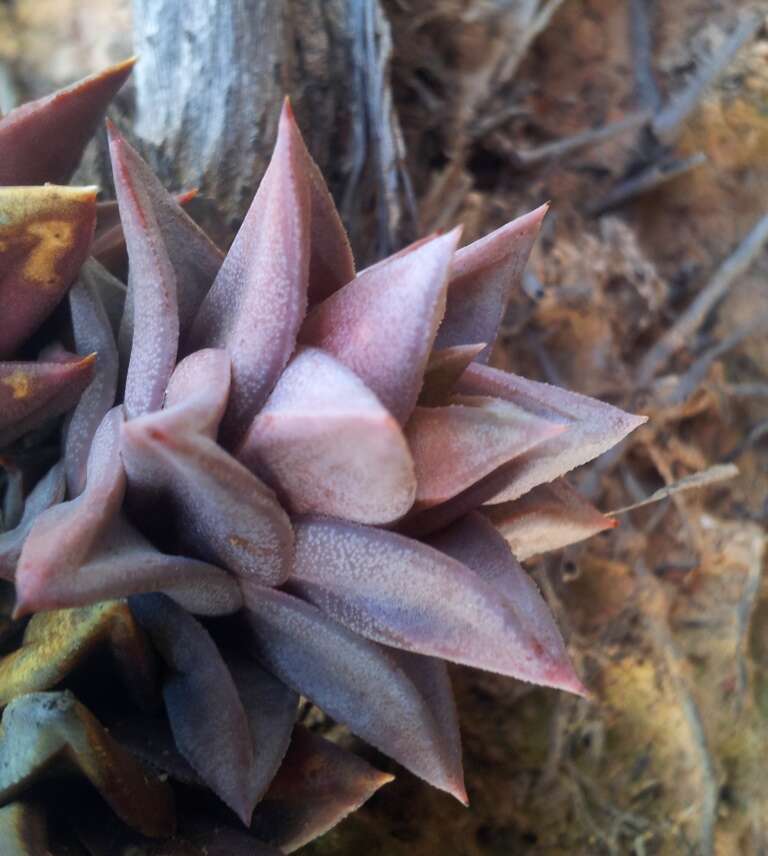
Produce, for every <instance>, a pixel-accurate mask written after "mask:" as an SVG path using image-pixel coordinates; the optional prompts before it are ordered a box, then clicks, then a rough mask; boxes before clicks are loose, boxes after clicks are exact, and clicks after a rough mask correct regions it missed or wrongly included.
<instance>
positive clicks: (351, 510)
mask: <svg viewBox="0 0 768 856" xmlns="http://www.w3.org/2000/svg"><path fill="white" fill-rule="evenodd" d="M238 457H239V458H240V460H241V461H243V463H245V464H246V465H247V466H248V467H250V469H252V470H254V471H255V472H258V473H260V474H262V475H263V476H264V478H265V479H266V480H267V481H268V482H269V483H270V484H272V485H273V486H274V487H275V489H276V490H277V491H278V492H279V494H280V495H281V496H283V497H285V504H287V506H288V507H289V508H290V509H291V510H292V511H294V512H318V513H320V514H328V515H330V516H332V517H341V518H344V519H346V520H356V521H358V522H361V523H388V522H390V521H392V520H396V519H397V518H399V517H401V516H402V515H403V514H405V512H406V511H408V509H409V508H410V507H411V505H412V504H413V499H414V495H415V492H416V477H415V473H414V468H413V460H412V459H411V454H410V452H409V451H408V445H407V443H406V442H405V437H404V436H403V432H402V430H401V428H400V426H399V425H398V424H397V422H396V421H395V420H394V419H393V418H392V416H391V415H390V414H389V413H388V412H387V411H386V410H385V409H384V407H382V405H381V404H380V402H379V401H378V399H377V398H376V396H375V395H374V394H373V393H372V392H371V391H370V390H369V389H367V388H366V387H365V385H364V384H363V382H362V381H361V380H360V379H359V378H358V377H357V376H356V375H355V374H354V373H353V372H351V371H350V370H349V369H348V368H347V367H346V366H345V365H343V364H342V363H340V362H339V361H338V360H336V359H334V358H333V357H332V356H330V355H329V354H326V353H324V352H323V351H319V350H317V349H316V348H303V349H301V350H300V351H299V352H298V354H297V355H296V356H295V357H294V358H293V359H292V360H291V362H290V363H289V364H288V366H287V368H286V370H285V371H284V372H283V374H282V375H281V377H280V379H279V380H278V382H277V385H276V386H275V388H274V390H273V391H272V394H271V395H270V397H269V399H267V403H266V404H265V405H264V407H263V408H262V410H261V412H260V413H259V415H258V416H257V417H256V418H255V419H254V421H253V423H252V424H251V427H250V429H249V430H248V434H247V435H246V438H245V440H244V442H243V445H242V447H241V449H240V451H239V454H238Z"/></svg>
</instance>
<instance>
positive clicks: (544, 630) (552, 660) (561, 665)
mask: <svg viewBox="0 0 768 856" xmlns="http://www.w3.org/2000/svg"><path fill="white" fill-rule="evenodd" d="M429 543H430V544H431V546H432V547H434V548H435V549H437V550H440V551H441V552H443V553H445V554H446V555H448V556H451V557H452V558H454V559H456V560H458V561H460V562H463V563H464V564H465V565H466V566H467V567H469V568H471V569H472V571H474V572H475V573H476V574H477V575H478V576H479V577H481V578H482V579H483V580H484V581H485V583H487V584H488V585H489V586H492V587H493V588H494V589H495V590H496V591H497V592H498V594H499V595H500V596H501V598H502V599H503V600H502V602H503V603H504V605H505V607H506V608H507V609H508V610H510V611H511V613H512V614H513V615H514V622H515V623H516V624H517V625H518V626H519V627H520V628H522V630H523V631H524V632H525V633H526V635H528V637H529V639H530V640H531V647H532V649H533V651H534V652H535V654H536V661H535V663H533V664H532V665H533V668H534V672H538V674H537V675H536V677H535V678H534V680H535V681H536V683H540V684H544V685H545V686H552V687H557V688H559V689H563V690H567V691H568V692H573V693H577V694H578V695H583V694H584V693H585V690H584V686H583V685H582V683H581V681H579V679H578V677H577V676H576V673H575V672H574V670H573V666H572V665H571V663H570V660H569V659H568V654H567V653H566V650H565V644H564V643H563V639H562V636H561V635H560V631H559V630H558V629H557V625H556V624H555V621H554V619H553V617H552V613H551V612H550V609H549V607H548V606H547V604H546V602H545V601H544V598H542V596H541V594H540V593H539V590H538V588H537V586H536V583H534V581H533V580H532V579H531V578H530V577H529V576H528V574H527V573H526V572H525V571H524V570H523V569H522V568H521V567H520V564H519V562H518V561H517V560H516V559H515V557H514V556H513V555H512V552H511V551H510V549H509V546H508V545H507V544H506V542H505V541H504V539H503V538H502V537H501V536H500V535H499V533H498V532H496V531H495V530H494V528H493V526H492V525H491V524H490V523H489V522H488V521H487V520H486V519H485V518H483V517H482V516H481V515H480V514H477V513H472V514H468V515H467V516H466V517H464V518H462V519H461V520H460V521H459V522H458V523H454V524H453V526H451V527H449V528H448V529H444V530H443V531H442V532H440V533H438V534H437V535H434V536H432V537H431V538H430V539H429Z"/></svg>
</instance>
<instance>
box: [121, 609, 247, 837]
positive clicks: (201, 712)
mask: <svg viewBox="0 0 768 856" xmlns="http://www.w3.org/2000/svg"><path fill="white" fill-rule="evenodd" d="M130 604H131V610H132V612H133V614H134V615H135V617H136V620H137V621H138V622H139V624H141V626H142V627H143V628H144V629H145V630H146V632H147V633H148V634H149V636H150V638H151V639H152V642H153V643H154V645H155V647H156V648H157V649H158V651H159V653H160V656H161V657H162V658H163V660H164V661H165V663H166V665H167V666H168V669H169V671H168V673H167V674H166V677H165V681H164V683H163V698H164V700H165V707H166V710H167V712H168V719H169V721H170V723H171V729H172V731H173V737H174V740H175V741H176V745H177V747H178V749H179V751H180V752H181V754H182V755H183V756H184V758H186V760H187V761H188V762H189V763H190V765H191V766H192V768H193V769H194V770H195V771H196V772H197V773H198V774H199V775H200V777H201V778H202V779H203V780H204V781H205V782H206V783H207V784H208V786H209V787H210V788H211V789H212V790H213V791H214V792H215V793H216V794H217V795H218V796H219V797H220V798H221V799H222V800H223V801H224V802H225V803H226V804H227V805H228V806H229V807H230V808H231V809H232V810H233V811H234V812H235V813H236V814H237V815H238V817H240V819H241V820H242V821H243V823H245V824H246V825H248V823H249V822H250V819H251V814H252V812H253V807H254V804H255V802H256V797H255V796H254V795H253V794H252V793H251V787H250V786H251V779H252V769H253V765H254V763H255V754H254V745H253V738H252V736H251V732H250V727H249V723H248V718H247V716H246V713H245V710H244V708H243V704H242V701H241V700H240V696H239V695H238V692H237V687H236V686H235V682H234V681H233V679H232V675H231V674H230V671H229V669H228V668H227V666H226V664H225V663H224V661H223V659H222V658H221V655H220V654H219V651H218V649H217V647H216V645H215V643H214V641H213V640H212V639H211V637H210V636H209V635H208V632H207V631H206V630H205V629H204V628H203V626H202V625H201V624H199V623H198V622H197V621H196V620H195V619H194V618H192V616H191V615H189V614H188V613H186V612H185V611H184V610H183V609H182V608H181V607H180V606H177V605H176V604H174V603H173V602H172V601H171V600H169V599H168V598H167V597H164V596H163V595H159V594H146V595H140V596H139V597H133V598H131V601H130Z"/></svg>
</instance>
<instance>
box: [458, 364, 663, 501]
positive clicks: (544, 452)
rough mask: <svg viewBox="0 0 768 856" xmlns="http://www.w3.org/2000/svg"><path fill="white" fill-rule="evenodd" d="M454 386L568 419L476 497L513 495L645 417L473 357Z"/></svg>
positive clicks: (596, 450)
mask: <svg viewBox="0 0 768 856" xmlns="http://www.w3.org/2000/svg"><path fill="white" fill-rule="evenodd" d="M458 388H459V390H460V391H461V392H463V393H464V394H466V395H493V396H498V397H500V398H503V399H505V400H506V401H510V402H512V403H513V404H516V405H517V406H518V407H522V408H523V409H525V410H527V411H529V412H530V413H534V414H536V415H538V416H541V417H543V418H545V419H554V420H560V421H563V422H565V423H567V424H568V430H567V431H564V432H563V433H562V434H560V435H558V436H556V437H552V438H551V439H549V440H547V442H546V443H542V444H541V445H539V446H538V447H536V448H535V449H533V450H531V452H529V453H528V454H527V455H525V456H523V457H522V458H518V459H517V460H516V461H513V462H512V463H511V464H508V465H507V467H506V468H505V471H504V473H503V474H494V475H493V476H492V477H491V479H490V481H489V486H490V490H491V492H490V493H488V495H487V496H486V497H485V498H484V500H481V501H485V500H486V499H487V500H490V501H492V502H504V501H506V500H511V499H517V497H519V496H522V495H523V494H524V493H527V492H528V491H529V490H531V488H534V487H536V485H539V484H543V483H544V482H550V481H552V480H553V479H556V478H559V477H560V476H562V475H565V473H567V472H569V471H570V470H572V469H574V467H578V466H581V465H582V464H585V463H586V462H587V461H591V460H592V459H593V458H596V457H597V456H598V455H602V454H603V452H606V451H608V449H610V448H611V447H612V446H615V445H616V443H618V442H620V441H621V440H623V439H624V437H626V436H627V434H629V433H630V432H631V431H634V430H635V428H637V427H638V426H640V425H642V424H643V423H644V422H645V421H646V417H645V416H634V415H632V414H631V413H625V412H624V411H623V410H619V409H618V408H617V407H612V406H611V405H610V404H605V403H604V402H602V401H598V400H597V399H594V398H589V397H588V396H586V395H579V394H578V393H575V392H569V391H568V390H565V389H560V388H559V387H556V386H550V385H549V384H547V383H540V382H538V381H533V380H528V379H526V378H523V377H520V376H518V375H513V374H510V373H509V372H503V371H500V370H499V369H493V368H488V367H487V366H480V365H477V364H474V363H473V364H472V365H471V366H470V367H469V368H468V369H467V370H466V371H465V372H464V374H463V375H462V377H461V379H460V380H459V384H458ZM500 483H501V484H502V486H499V485H500Z"/></svg>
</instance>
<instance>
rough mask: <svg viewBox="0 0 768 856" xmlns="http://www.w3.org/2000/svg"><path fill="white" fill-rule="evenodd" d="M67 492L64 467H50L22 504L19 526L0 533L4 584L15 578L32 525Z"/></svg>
mask: <svg viewBox="0 0 768 856" xmlns="http://www.w3.org/2000/svg"><path fill="white" fill-rule="evenodd" d="M66 491H67V485H66V479H65V478H64V467H63V465H62V463H61V462H59V463H57V464H55V465H54V466H52V467H51V469H50V470H49V471H48V473H47V474H46V475H45V476H43V478H41V479H40V481H39V482H38V483H37V484H36V485H35V486H34V488H33V489H32V491H31V493H30V494H29V496H28V497H27V500H26V502H25V503H24V513H23V515H22V517H21V520H20V521H19V523H18V525H17V526H16V527H15V528H13V529H11V530H9V531H7V532H2V533H0V577H2V578H3V579H6V580H12V579H13V578H14V576H15V573H16V564H17V562H18V561H19V556H21V548H22V547H23V546H24V542H25V541H26V540H27V535H29V531H30V529H32V524H33V523H34V522H35V520H37V518H38V517H39V516H40V515H41V514H42V513H43V512H44V511H46V510H47V509H49V508H50V507H51V506H52V505H57V504H58V503H60V502H62V501H63V500H64V496H65V494H66Z"/></svg>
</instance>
